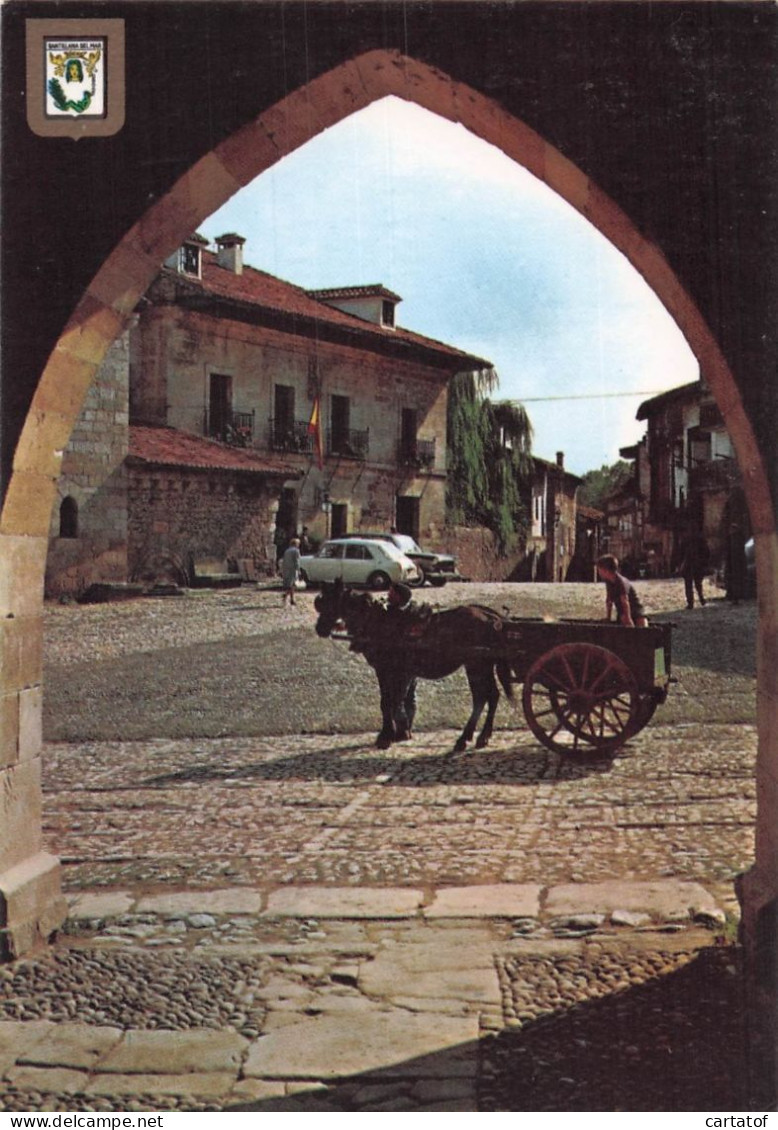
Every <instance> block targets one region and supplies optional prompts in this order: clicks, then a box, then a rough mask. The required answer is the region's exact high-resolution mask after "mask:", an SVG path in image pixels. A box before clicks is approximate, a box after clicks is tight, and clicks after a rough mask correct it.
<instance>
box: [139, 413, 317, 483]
mask: <svg viewBox="0 0 778 1130" xmlns="http://www.w3.org/2000/svg"><path fill="white" fill-rule="evenodd" d="M127 455H128V458H129V460H130V461H131V462H133V463H148V464H150V465H154V466H165V467H190V468H198V469H200V470H207V471H243V472H248V473H249V474H255V475H286V476H291V477H294V476H296V475H298V474H299V471H297V470H295V469H294V468H293V467H290V466H289V465H288V464H286V463H283V462H282V461H281V460H280V459H274V458H273V457H272V456H269V457H268V456H266V455H260V454H259V453H258V452H255V451H252V450H249V449H247V448H245V447H232V446H230V445H229V444H226V443H219V441H218V440H215V439H205V438H204V437H203V436H197V435H194V434H193V433H191V432H181V431H178V430H177V429H176V428H167V427H154V426H152V425H148V424H130V441H129V450H128V452H127Z"/></svg>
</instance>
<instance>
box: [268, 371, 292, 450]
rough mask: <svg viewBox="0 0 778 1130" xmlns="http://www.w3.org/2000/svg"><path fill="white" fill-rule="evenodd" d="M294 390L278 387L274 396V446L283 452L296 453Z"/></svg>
mask: <svg viewBox="0 0 778 1130" xmlns="http://www.w3.org/2000/svg"><path fill="white" fill-rule="evenodd" d="M295 439H296V436H295V423H294V388H293V387H292V386H291V385H276V386H275V390H274V395H273V446H274V447H276V448H280V449H281V450H282V451H294V450H295V448H296V443H295Z"/></svg>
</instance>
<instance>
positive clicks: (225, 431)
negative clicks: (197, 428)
mask: <svg viewBox="0 0 778 1130" xmlns="http://www.w3.org/2000/svg"><path fill="white" fill-rule="evenodd" d="M204 424H205V426H204V428H203V431H204V433H205V435H207V436H209V437H210V438H211V439H219V440H221V441H222V443H229V444H232V445H233V446H234V447H250V446H251V443H252V440H253V438H254V413H253V411H252V412H233V411H232V410H231V409H228V410H227V411H224V412H219V413H218V414H216V413H214V414H211V415H209V413H208V412H207V411H206V413H205V421H204Z"/></svg>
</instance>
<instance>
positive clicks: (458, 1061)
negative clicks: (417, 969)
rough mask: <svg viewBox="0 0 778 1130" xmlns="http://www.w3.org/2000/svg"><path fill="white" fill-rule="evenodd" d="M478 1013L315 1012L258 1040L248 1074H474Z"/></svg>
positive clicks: (288, 1076) (317, 1076)
mask: <svg viewBox="0 0 778 1130" xmlns="http://www.w3.org/2000/svg"><path fill="white" fill-rule="evenodd" d="M477 1039H478V1018H477V1017H461V1018H454V1017H450V1016H439V1015H434V1016H429V1015H420V1014H407V1013H403V1012H399V1011H390V1012H386V1013H384V1014H383V1015H382V1017H381V1019H380V1022H379V1023H377V1022H376V1018H375V1017H368V1018H364V1019H362V1018H359V1017H349V1020H348V1024H346V1025H344V1024H343V1023H342V1022H341V1021H340V1020H338V1019H336V1018H332V1017H326V1016H325V1017H311V1018H310V1019H308V1020H306V1021H305V1022H303V1023H301V1024H294V1025H291V1026H289V1027H286V1028H282V1029H280V1030H279V1031H276V1032H272V1033H270V1034H269V1035H268V1036H264V1037H262V1038H261V1039H259V1040H257V1041H256V1042H255V1043H254V1044H253V1045H252V1048H251V1050H250V1052H249V1054H248V1057H247V1059H246V1063H245V1065H244V1068H243V1074H244V1076H246V1077H247V1078H250V1077H252V1076H254V1077H260V1078H262V1077H271V1078H276V1079H336V1078H343V1077H344V1076H349V1075H358V1074H366V1073H380V1074H381V1075H389V1076H401V1077H411V1076H424V1077H439V1076H441V1075H443V1076H445V1077H448V1076H451V1077H454V1078H463V1077H464V1078H474V1077H475V1075H476V1072H477V1067H478V1055H477Z"/></svg>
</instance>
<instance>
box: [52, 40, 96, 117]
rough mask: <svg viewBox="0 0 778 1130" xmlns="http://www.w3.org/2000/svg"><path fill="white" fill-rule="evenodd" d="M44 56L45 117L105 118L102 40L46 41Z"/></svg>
mask: <svg viewBox="0 0 778 1130" xmlns="http://www.w3.org/2000/svg"><path fill="white" fill-rule="evenodd" d="M44 52H45V57H46V58H45V66H44V81H45V86H46V90H45V98H46V116H47V117H49V118H51V117H55V118H56V117H61V116H65V115H67V116H71V117H73V116H75V117H85V118H102V117H104V116H105V112H106V82H105V55H106V51H105V40H104V39H49V38H46V39H44Z"/></svg>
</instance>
